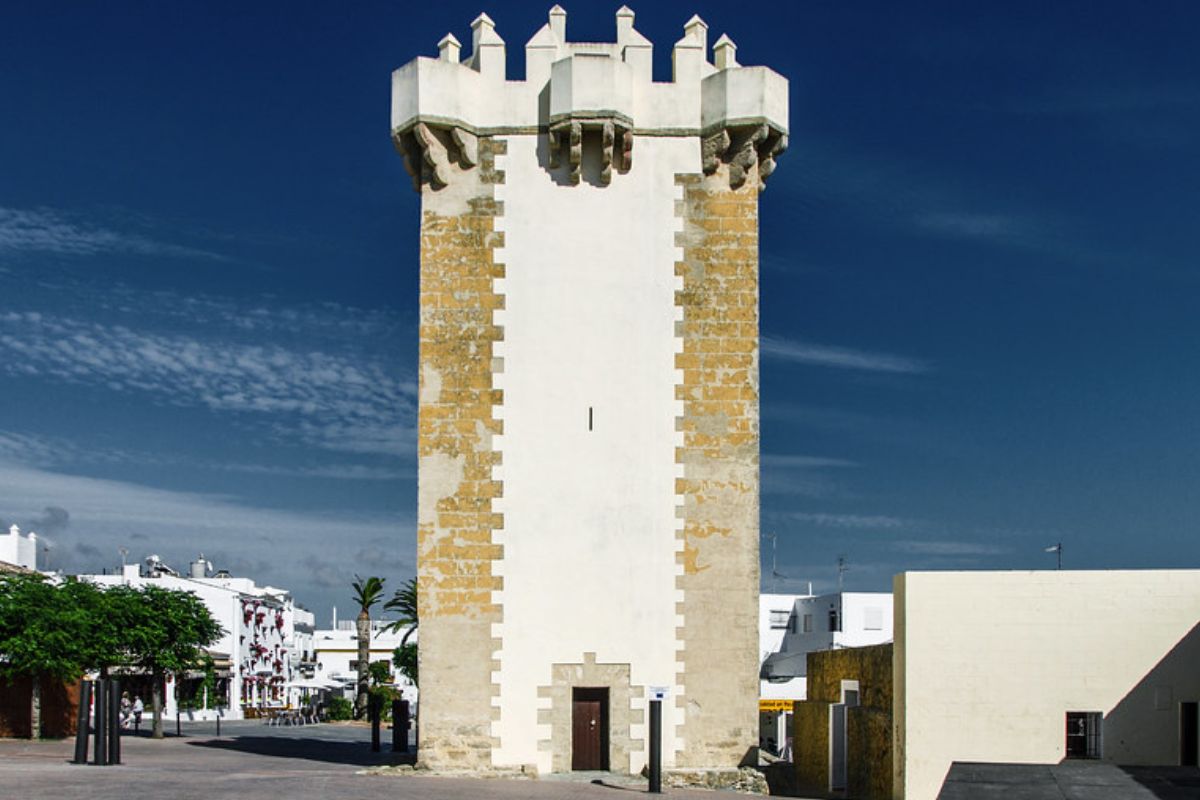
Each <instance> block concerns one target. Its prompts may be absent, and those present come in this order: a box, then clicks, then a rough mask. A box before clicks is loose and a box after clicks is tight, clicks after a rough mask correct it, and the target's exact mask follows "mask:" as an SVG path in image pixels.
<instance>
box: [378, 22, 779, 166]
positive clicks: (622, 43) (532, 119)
mask: <svg viewBox="0 0 1200 800" xmlns="http://www.w3.org/2000/svg"><path fill="white" fill-rule="evenodd" d="M471 30H472V35H471V53H470V55H469V56H467V57H466V58H463V57H462V55H461V52H462V46H461V44H460V43H459V41H458V39H457V38H455V37H454V35H453V34H449V33H448V34H446V36H445V37H443V38H442V40H441V41H440V42H438V56H437V57H436V58H428V57H418V58H416V59H414V60H412V61H410V62H409V63H408V64H406V65H405V66H403V67H401V68H400V69H398V70H396V71H395V72H394V73H392V138H393V140H394V142H395V144H396V147H397V149H398V150H400V152H401V153H402V154H404V156H405V159H406V164H407V166H408V168H409V171H410V173H411V174H412V175H413V178H414V183H415V184H416V186H417V188H418V189H419V188H420V185H421V184H422V183H428V184H429V185H430V186H431V187H433V188H434V189H437V188H440V187H441V186H444V185H446V184H447V183H448V182H449V181H450V180H451V176H452V174H453V172H454V169H453V168H452V165H455V166H456V167H457V168H458V169H471V168H472V167H474V166H475V164H476V163H477V153H476V151H477V139H478V137H479V136H495V135H512V134H541V133H544V134H546V135H547V137H548V143H549V157H550V167H551V168H555V167H557V166H559V164H561V163H562V162H564V161H565V162H566V163H568V164H569V165H570V170H569V173H568V175H569V179H570V181H571V182H572V183H578V181H579V178H580V171H581V167H580V165H581V163H582V150H583V147H584V144H585V141H586V142H589V143H590V142H593V141H594V142H596V143H597V145H598V146H599V148H600V151H601V162H602V165H603V166H602V171H601V174H600V180H601V183H604V184H606V183H608V182H609V181H611V179H612V175H613V173H614V172H617V173H621V172H626V171H628V170H630V169H632V168H633V152H634V142H635V141H636V138H637V137H639V136H677V137H687V136H697V137H702V138H703V145H702V153H703V162H702V165H697V166H698V168H699V167H701V166H702V167H703V169H704V171H705V172H707V173H710V174H711V173H712V172H714V171H715V170H717V169H718V168H719V167H720V165H721V164H729V165H730V170H729V173H730V182H731V184H732V185H735V186H737V185H740V184H741V183H742V182H743V181H744V180H745V179H746V175H747V171H748V170H749V168H750V167H751V166H752V165H754V164H758V166H759V169H758V175H759V178H760V179H765V178H766V177H767V175H769V174H770V172H771V171H772V170H773V168H774V159H775V157H776V156H777V155H778V154H779V153H781V152H783V150H784V149H785V148H786V147H787V121H788V97H787V89H788V86H787V80H786V79H784V78H783V77H782V76H781V75H779V74H778V73H776V72H774V71H772V70H770V69H768V68H766V67H746V66H742V65H741V64H739V63H738V60H737V57H736V51H737V47H736V45H735V44H734V43H733V41H732V40H731V39H730V38H729V37H728V36H721V38H720V39H718V40H717V42H716V44H715V46H714V47H713V61H712V62H710V61H709V60H708V26H707V25H706V24H705V23H704V21H703V20H701V19H700V18H699V17H697V16H693V17H692V18H691V19H690V20H688V22H687V23H686V24H685V25H684V33H683V37H682V38H681V39H680V40H679V41H678V42H676V43H675V45H674V49H673V51H672V72H673V75H672V80H671V82H669V83H660V82H655V81H654V80H653V78H652V74H651V72H652V61H653V47H654V46H653V44H652V43H651V42H650V40H649V39H647V38H646V37H645V36H643V35H642V34H640V33H639V32H638V31H637V30H636V29H635V28H634V13H633V11H631V10H630V9H629V8H628V7H622V8H621V9H620V10H618V11H617V13H616V41H615V42H571V41H568V40H567V13H566V11H564V10H563V9H562V8H561V7H560V6H554V7H553V8H552V9H550V13H549V20H548V21H547V23H546V24H545V25H543V26H542V28H541V29H540V30H538V31H537V33H535V34H534V35H533V37H532V38H531V39H530V40H529V41H528V42H527V43H526V45H525V74H526V79H525V80H523V81H510V80H507V79H506V66H505V58H506V55H505V43H504V40H503V39H502V38H501V37H500V35H499V33H497V31H496V27H495V23H494V22H493V21H492V20H491V18H490V17H488V16H487V15H486V14H480V15H479V17H477V18H476V19H475V21H474V22H472V23H471ZM587 146H589V147H591V146H592V145H591V144H588V145H587Z"/></svg>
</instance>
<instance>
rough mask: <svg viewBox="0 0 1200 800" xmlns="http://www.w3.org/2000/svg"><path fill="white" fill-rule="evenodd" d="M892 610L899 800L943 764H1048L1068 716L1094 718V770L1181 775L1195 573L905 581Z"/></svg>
mask: <svg viewBox="0 0 1200 800" xmlns="http://www.w3.org/2000/svg"><path fill="white" fill-rule="evenodd" d="M895 597H896V617H897V622H896V648H895V654H894V659H895V665H894V666H895V678H896V697H895V711H896V731H897V741H896V743H895V750H894V752H895V754H896V761H895V770H896V781H895V786H896V789H897V792H898V793H899V794H898V796H901V797H905V798H907V800H932V798H934V797H936V796H937V794H938V791H939V790H940V788H941V785H942V781H943V780H944V779H945V776H946V772H947V770H948V769H949V767H950V764H951V762H952V761H985V762H1017V763H1057V762H1058V761H1060V760H1061V759H1062V758H1063V757H1064V756H1065V743H1066V737H1065V720H1066V712H1067V711H1099V712H1103V714H1104V715H1105V720H1104V731H1103V752H1104V757H1105V759H1106V760H1111V761H1115V762H1117V763H1121V764H1159V765H1162V764H1178V763H1179V738H1178V737H1179V703H1180V702H1182V701H1188V700H1191V701H1195V700H1198V699H1200V669H1197V664H1200V642H1198V634H1197V630H1196V626H1197V623H1198V622H1200V570H1162V571H1111V572H1074V571H1069V572H1057V571H1043V572H940V573H929V572H908V573H904V574H902V575H897V576H896V578H895Z"/></svg>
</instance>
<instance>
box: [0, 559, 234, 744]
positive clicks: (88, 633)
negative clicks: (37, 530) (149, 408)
mask: <svg viewBox="0 0 1200 800" xmlns="http://www.w3.org/2000/svg"><path fill="white" fill-rule="evenodd" d="M221 634H222V629H221V626H220V625H219V624H218V623H217V621H216V620H215V619H213V616H212V614H211V613H210V612H209V610H208V607H207V606H206V605H204V603H203V601H201V600H200V598H198V597H197V596H196V595H194V594H192V593H191V592H181V591H173V590H167V589H162V588H160V587H157V586H147V587H145V588H142V589H134V588H132V587H129V586H113V587H110V588H108V589H102V588H100V587H98V586H96V585H95V584H92V583H88V582H86V581H80V580H77V579H75V578H66V579H63V580H60V581H52V580H49V579H47V578H46V577H45V576H43V575H38V574H25V573H20V574H5V575H0V678H4V679H7V680H11V679H13V678H16V677H28V678H31V679H32V680H33V684H34V687H35V689H34V693H33V694H34V696H33V698H32V706H31V716H32V718H33V722H34V726H33V729H34V733H35V735H36V734H37V733H38V732H39V731H38V728H39V726H38V721H39V708H38V702H39V697H38V694H39V693H38V690H37V688H36V687H38V686H39V680H40V679H41V678H46V677H48V678H52V679H54V680H61V681H73V680H76V679H78V678H79V677H80V675H82V674H83V673H84V672H87V671H98V672H100V673H102V674H103V673H107V672H108V671H109V670H110V669H112V668H114V667H135V668H136V667H141V668H143V669H146V670H148V671H150V672H151V673H152V674H154V676H155V678H156V679H160V678H161V677H162V676H163V675H164V674H165V673H167V672H179V671H182V670H185V669H189V668H191V667H192V666H194V665H196V664H198V663H199V662H200V660H201V659H202V658H203V656H204V650H203V648H205V647H209V646H210V645H212V644H213V643H215V642H216V641H217V640H218V639H219V638H220V637H221ZM156 684H157V681H156ZM155 716H156V724H155V727H156V729H157V730H158V731H160V732H161V727H162V725H161V696H160V697H157V698H156V702H155Z"/></svg>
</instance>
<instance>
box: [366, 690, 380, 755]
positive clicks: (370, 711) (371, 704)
mask: <svg viewBox="0 0 1200 800" xmlns="http://www.w3.org/2000/svg"><path fill="white" fill-rule="evenodd" d="M367 716H368V717H370V718H371V752H372V753H378V752H379V723H380V717H382V716H383V698H381V697H379V696H378V695H370V696H369V698H368V702H367Z"/></svg>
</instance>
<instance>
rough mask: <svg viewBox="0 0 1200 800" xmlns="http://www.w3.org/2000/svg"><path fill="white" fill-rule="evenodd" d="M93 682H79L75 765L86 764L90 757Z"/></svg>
mask: <svg viewBox="0 0 1200 800" xmlns="http://www.w3.org/2000/svg"><path fill="white" fill-rule="evenodd" d="M91 705H92V682H91V681H83V680H81V681H80V682H79V713H78V714H76V715H75V760H74V761H72V762H71V763H73V764H86V763H87V756H88V753H87V751H88V723H89V722H90V721H91V719H90V718H91V712H92V709H91Z"/></svg>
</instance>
